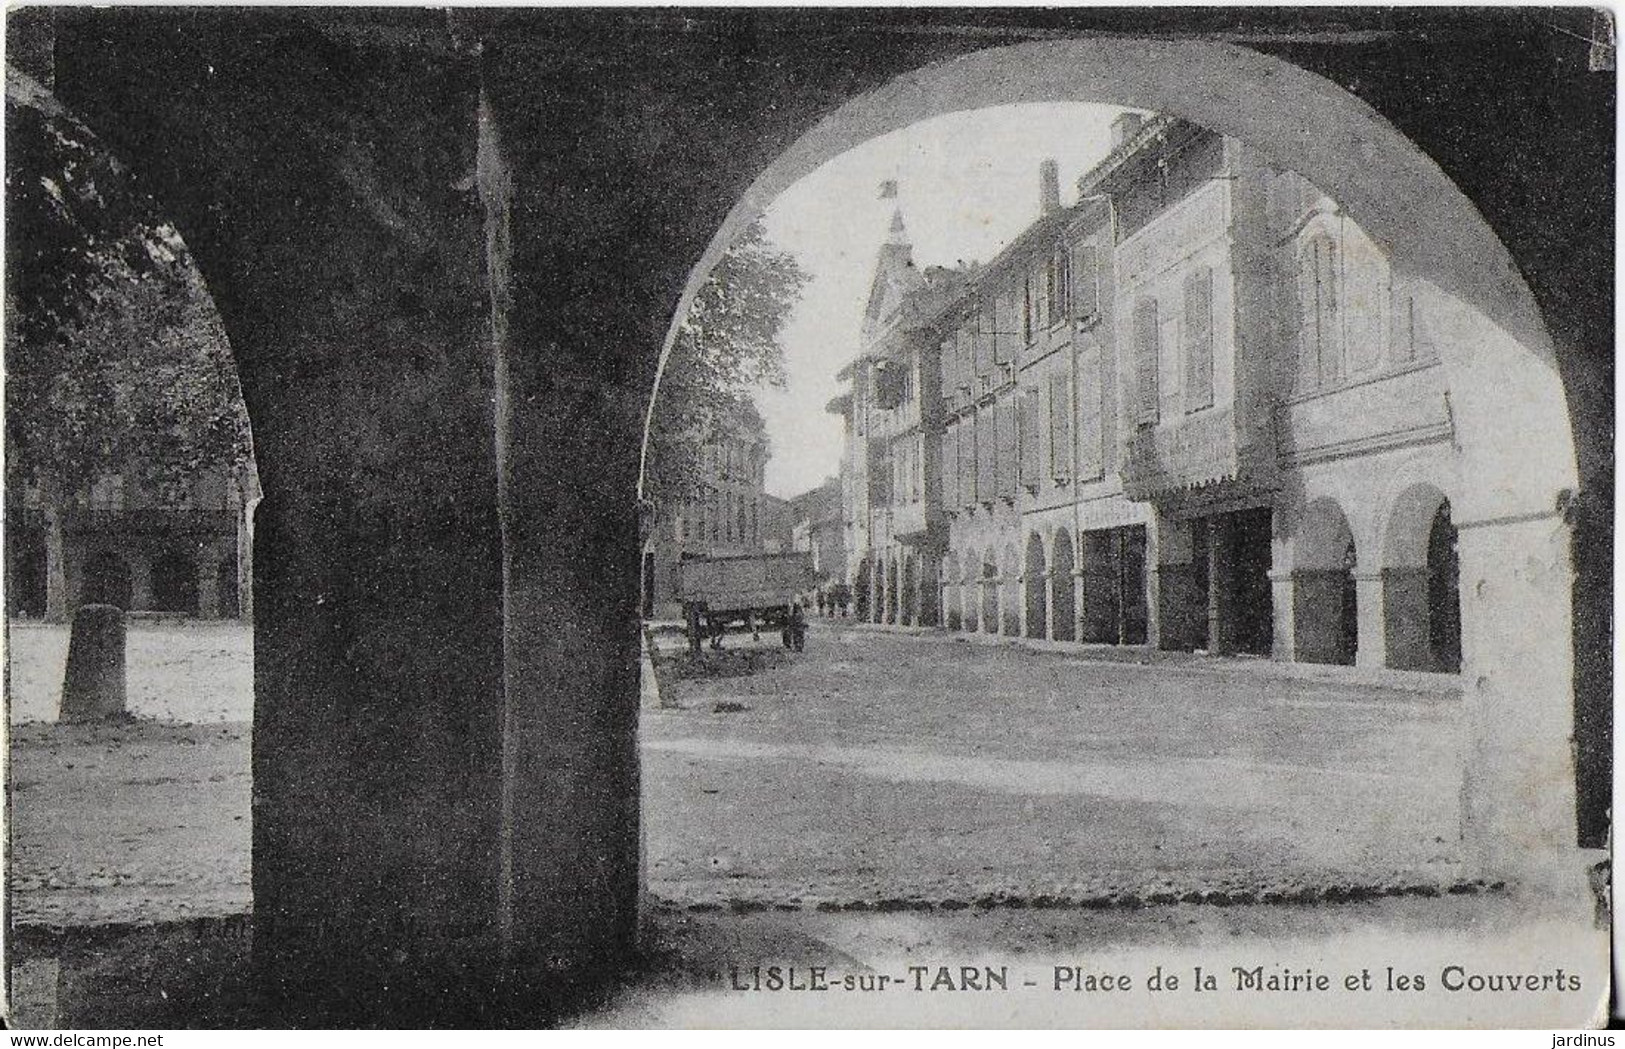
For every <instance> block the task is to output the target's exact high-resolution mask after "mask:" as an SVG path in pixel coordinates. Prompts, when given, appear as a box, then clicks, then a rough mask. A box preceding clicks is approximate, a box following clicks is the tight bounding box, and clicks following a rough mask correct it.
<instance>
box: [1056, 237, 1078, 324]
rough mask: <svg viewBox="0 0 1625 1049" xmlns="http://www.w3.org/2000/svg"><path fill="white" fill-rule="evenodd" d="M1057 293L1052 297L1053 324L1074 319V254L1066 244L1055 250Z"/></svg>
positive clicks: (1069, 321)
mask: <svg viewBox="0 0 1625 1049" xmlns="http://www.w3.org/2000/svg"><path fill="white" fill-rule="evenodd" d="M1054 266H1055V291H1054V293H1053V294H1052V295H1051V297H1050V303H1051V305H1050V310H1051V312H1052V314H1053V316H1051V317H1050V320H1051V322H1054V321H1059V320H1064V321H1066V322H1068V323H1071V321H1072V320H1073V318H1074V316H1075V315H1074V314H1073V312H1072V252H1071V250H1070V249H1068V248H1067V247H1066V246H1065V245H1064V244H1063V245H1062V246H1061V247H1059V248H1057V249H1056V250H1055V262H1054Z"/></svg>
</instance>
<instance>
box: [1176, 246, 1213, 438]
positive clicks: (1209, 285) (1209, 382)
mask: <svg viewBox="0 0 1625 1049" xmlns="http://www.w3.org/2000/svg"><path fill="white" fill-rule="evenodd" d="M1181 334H1182V335H1183V336H1184V338H1183V339H1182V340H1181V341H1182V342H1184V344H1185V345H1184V346H1183V347H1182V348H1183V350H1184V355H1185V410H1186V411H1188V412H1190V411H1196V410H1198V409H1201V408H1211V407H1213V271H1212V270H1211V269H1209V268H1208V267H1206V266H1202V267H1200V268H1199V269H1197V270H1196V271H1195V272H1193V273H1191V274H1190V275H1188V276H1187V277H1186V278H1185V325H1184V328H1183V330H1182V332H1181Z"/></svg>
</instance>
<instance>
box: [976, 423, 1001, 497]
mask: <svg viewBox="0 0 1625 1049" xmlns="http://www.w3.org/2000/svg"><path fill="white" fill-rule="evenodd" d="M996 431H997V425H996V419H995V417H994V413H993V412H991V411H989V410H987V409H983V410H981V411H979V412H977V413H976V499H977V501H978V502H984V503H991V502H992V501H993V497H994V495H995V494H996V493H997V491H998V487H999V484H998V472H997V471H998V434H997V432H996Z"/></svg>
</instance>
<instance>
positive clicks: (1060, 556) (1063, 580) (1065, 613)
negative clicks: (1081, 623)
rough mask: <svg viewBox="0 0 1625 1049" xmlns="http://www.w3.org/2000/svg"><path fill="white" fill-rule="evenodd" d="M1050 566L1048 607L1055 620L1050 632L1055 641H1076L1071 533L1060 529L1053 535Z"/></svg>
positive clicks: (1075, 607)
mask: <svg viewBox="0 0 1625 1049" xmlns="http://www.w3.org/2000/svg"><path fill="white" fill-rule="evenodd" d="M1053 561H1054V563H1053V564H1052V565H1051V566H1050V607H1051V614H1052V618H1053V619H1054V620H1055V623H1054V626H1053V627H1052V632H1053V634H1054V637H1055V640H1057V641H1075V640H1077V636H1078V631H1077V622H1078V620H1077V600H1076V598H1075V596H1074V595H1075V593H1076V589H1075V585H1074V584H1075V580H1074V579H1073V578H1072V571H1073V568H1074V561H1073V556H1072V533H1071V532H1069V531H1067V530H1066V529H1065V528H1062V529H1061V530H1059V531H1058V532H1056V533H1055V557H1054V558H1053Z"/></svg>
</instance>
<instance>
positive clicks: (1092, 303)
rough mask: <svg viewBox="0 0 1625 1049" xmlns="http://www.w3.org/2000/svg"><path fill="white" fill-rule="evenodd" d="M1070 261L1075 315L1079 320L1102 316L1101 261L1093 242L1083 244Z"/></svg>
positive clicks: (1070, 282) (1070, 280)
mask: <svg viewBox="0 0 1625 1049" xmlns="http://www.w3.org/2000/svg"><path fill="white" fill-rule="evenodd" d="M1074 254H1075V257H1073V258H1071V259H1070V260H1069V262H1068V266H1067V272H1068V276H1069V277H1070V279H1069V280H1068V282H1067V283H1068V285H1069V286H1070V288H1071V292H1070V294H1071V295H1072V302H1071V306H1072V311H1073V315H1074V316H1076V317H1077V318H1078V319H1079V320H1084V321H1087V320H1093V319H1094V318H1096V317H1098V316H1100V263H1099V257H1098V254H1097V252H1096V250H1095V246H1094V245H1093V244H1081V245H1079V246H1078V249H1077V251H1076V252H1075V253H1074Z"/></svg>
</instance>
